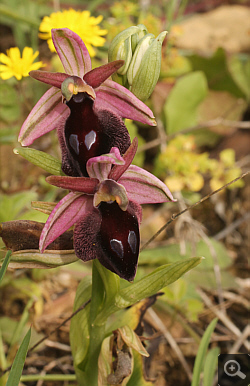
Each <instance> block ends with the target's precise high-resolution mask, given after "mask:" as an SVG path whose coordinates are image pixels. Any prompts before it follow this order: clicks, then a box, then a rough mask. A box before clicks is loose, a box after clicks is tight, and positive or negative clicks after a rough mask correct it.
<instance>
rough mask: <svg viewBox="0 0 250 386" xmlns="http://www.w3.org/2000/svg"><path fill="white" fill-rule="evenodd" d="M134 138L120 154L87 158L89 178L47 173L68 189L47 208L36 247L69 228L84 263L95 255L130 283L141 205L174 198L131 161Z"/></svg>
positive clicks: (50, 241) (138, 239)
mask: <svg viewBox="0 0 250 386" xmlns="http://www.w3.org/2000/svg"><path fill="white" fill-rule="evenodd" d="M136 149H137V139H134V141H133V143H132V144H131V146H130V147H129V149H128V150H127V151H126V153H125V154H124V157H121V155H120V152H119V150H118V148H115V147H114V148H112V149H111V151H110V153H109V154H105V155H101V156H98V157H94V158H90V159H89V160H88V161H87V173H88V175H89V176H90V177H68V176H50V177H48V178H47V181H48V182H49V183H50V184H52V185H55V186H58V187H62V188H65V189H69V190H71V192H70V193H69V194H68V195H67V196H65V197H64V198H63V199H62V200H61V201H60V202H59V203H58V204H57V205H56V207H55V208H54V210H53V211H52V212H51V214H50V216H49V218H48V220H47V222H46V224H45V226H44V228H43V231H42V234H41V238H40V250H41V252H43V251H44V250H45V249H46V248H47V246H48V245H49V244H50V243H52V242H53V241H54V240H55V239H56V238H57V237H58V236H60V235H61V234H62V233H64V232H65V231H66V230H68V229H69V228H70V227H71V226H72V225H75V227H74V249H75V253H76V255H77V257H79V258H80V259H82V260H83V261H88V260H92V259H95V258H97V259H98V260H99V261H100V262H101V264H102V265H104V266H105V267H106V268H108V269H109V270H111V271H112V272H115V273H116V274H117V275H119V276H120V277H121V278H123V279H126V280H129V281H132V280H133V279H134V277H135V274H136V269H137V262H138V254H139V244H140V236H139V224H140V222H141V206H140V204H146V203H161V202H166V201H174V199H173V196H172V195H171V193H170V191H169V190H168V188H167V187H166V185H165V184H164V183H163V182H162V181H160V180H159V179H158V178H156V177H155V176H153V175H152V174H151V173H149V172H147V171H146V170H144V169H142V168H139V167H137V166H134V165H131V162H132V160H133V158H134V155H135V152H136Z"/></svg>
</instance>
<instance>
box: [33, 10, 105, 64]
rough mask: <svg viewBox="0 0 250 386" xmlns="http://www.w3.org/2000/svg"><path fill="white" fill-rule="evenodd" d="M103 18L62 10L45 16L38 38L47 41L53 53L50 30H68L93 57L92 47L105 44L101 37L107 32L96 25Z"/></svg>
mask: <svg viewBox="0 0 250 386" xmlns="http://www.w3.org/2000/svg"><path fill="white" fill-rule="evenodd" d="M102 19H103V17H102V16H101V15H100V16H98V17H94V16H91V15H90V12H89V11H75V10H74V9H68V10H64V11H62V12H53V13H52V14H51V15H50V16H45V17H44V18H43V20H42V22H41V24H40V28H39V31H40V32H41V33H40V34H39V37H40V38H41V39H44V40H47V42H48V45H49V48H50V51H52V52H54V51H55V48H54V45H53V42H52V39H51V29H52V28H69V29H71V30H72V31H74V32H75V33H77V35H79V36H80V37H81V38H82V40H83V42H84V44H85V45H86V47H87V49H88V51H89V54H90V56H92V57H93V56H95V50H94V49H93V47H92V46H94V47H101V46H103V45H104V43H105V38H103V37H102V35H105V34H106V33H107V30H104V29H100V26H99V25H98V24H99V23H100V22H101V21H102Z"/></svg>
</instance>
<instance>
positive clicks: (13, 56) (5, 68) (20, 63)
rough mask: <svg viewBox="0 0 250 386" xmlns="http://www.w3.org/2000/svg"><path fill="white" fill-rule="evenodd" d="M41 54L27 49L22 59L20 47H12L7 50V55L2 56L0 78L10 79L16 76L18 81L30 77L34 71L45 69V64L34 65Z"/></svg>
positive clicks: (37, 63) (0, 56)
mask: <svg viewBox="0 0 250 386" xmlns="http://www.w3.org/2000/svg"><path fill="white" fill-rule="evenodd" d="M38 54H39V52H38V51H36V52H35V53H34V52H33V49H32V48H31V47H25V48H24V50H23V54H22V57H21V53H20V50H19V48H18V47H11V48H10V49H9V50H7V55H5V54H3V53H1V54H0V63H1V64H0V78H2V79H4V80H5V79H9V78H12V76H15V77H16V79H17V80H20V79H22V77H25V76H29V72H30V71H32V70H38V69H39V68H41V67H43V66H44V64H43V62H36V63H33V62H34V60H35V59H36V58H37V56H38Z"/></svg>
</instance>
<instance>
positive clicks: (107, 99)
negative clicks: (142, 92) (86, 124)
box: [94, 79, 156, 126]
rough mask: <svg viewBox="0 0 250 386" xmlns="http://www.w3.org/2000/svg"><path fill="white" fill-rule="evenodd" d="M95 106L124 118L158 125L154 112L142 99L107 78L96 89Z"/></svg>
mask: <svg viewBox="0 0 250 386" xmlns="http://www.w3.org/2000/svg"><path fill="white" fill-rule="evenodd" d="M95 92H96V97H97V98H96V101H95V104H94V106H95V108H96V109H97V110H98V109H101V110H103V109H108V110H112V111H113V112H114V113H115V114H118V115H119V116H120V117H122V118H128V119H132V120H135V121H139V122H142V123H145V124H148V125H151V126H155V125H156V121H155V118H154V114H153V112H152V111H151V110H150V108H149V107H148V106H146V105H145V104H144V103H143V102H141V101H140V99H138V98H136V96H135V95H134V94H133V93H132V92H131V91H129V90H127V89H126V88H125V87H123V86H121V85H120V84H118V83H116V82H114V81H112V80H109V79H108V80H106V81H105V83H103V84H102V85H101V86H100V87H98V88H97V89H96V90H95Z"/></svg>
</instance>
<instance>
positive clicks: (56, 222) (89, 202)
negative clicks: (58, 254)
mask: <svg viewBox="0 0 250 386" xmlns="http://www.w3.org/2000/svg"><path fill="white" fill-rule="evenodd" d="M92 209H93V198H92V197H91V196H88V195H83V194H75V193H69V194H68V195H67V196H65V197H64V198H63V199H62V200H61V201H60V202H59V203H58V204H57V205H56V206H55V208H54V209H53V211H52V212H51V214H50V216H49V218H48V220H47V222H46V224H45V225H44V228H43V231H42V233H41V236H40V242H39V249H40V251H41V252H43V251H44V250H45V249H46V248H47V246H48V245H49V244H51V243H52V242H53V241H54V240H55V239H56V238H57V237H59V236H60V235H61V234H63V233H64V232H66V231H67V230H68V229H69V228H70V227H71V226H72V225H74V224H75V223H76V222H77V221H79V220H80V219H83V218H84V217H85V216H86V215H87V214H88V213H89V212H90V211H91V210H92Z"/></svg>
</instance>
